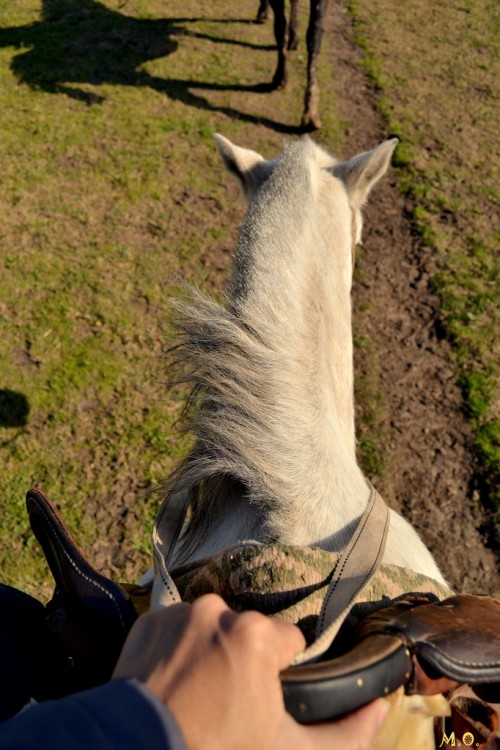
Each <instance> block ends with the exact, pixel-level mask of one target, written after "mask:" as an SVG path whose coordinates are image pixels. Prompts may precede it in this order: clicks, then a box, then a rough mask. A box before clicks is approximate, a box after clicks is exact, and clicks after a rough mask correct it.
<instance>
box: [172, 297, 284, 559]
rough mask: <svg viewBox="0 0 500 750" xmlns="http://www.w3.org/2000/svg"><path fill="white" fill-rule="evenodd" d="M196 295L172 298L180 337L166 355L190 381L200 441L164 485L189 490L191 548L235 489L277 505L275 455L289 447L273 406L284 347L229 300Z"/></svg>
mask: <svg viewBox="0 0 500 750" xmlns="http://www.w3.org/2000/svg"><path fill="white" fill-rule="evenodd" d="M190 294H191V300H190V303H186V302H178V301H175V302H173V305H172V307H173V312H174V320H175V327H176V332H177V336H176V344H175V345H174V346H172V347H171V348H170V349H169V350H168V351H167V361H168V365H169V369H170V370H171V371H172V372H174V373H175V384H176V385H184V386H188V387H189V388H190V392H189V395H188V397H187V400H186V403H185V406H184V411H183V422H184V429H186V430H189V431H191V432H192V433H193V434H194V435H196V443H195V446H194V448H193V450H192V451H191V452H190V454H189V455H188V456H187V457H186V458H185V459H184V461H182V462H181V464H180V465H179V467H178V468H177V470H175V471H174V472H173V474H172V475H171V476H170V477H169V478H168V479H167V480H166V481H165V482H164V483H163V485H162V486H161V490H162V493H164V494H166V495H167V496H171V495H173V494H176V493H178V492H188V493H189V501H190V506H191V510H192V515H191V520H190V522H189V525H188V528H187V530H186V533H185V535H184V542H183V552H184V553H186V554H188V551H189V550H190V547H191V544H192V541H193V540H194V539H196V542H197V543H198V542H200V541H201V540H202V539H203V538H204V537H205V536H206V533H207V531H208V528H209V524H208V522H207V519H213V518H215V517H217V516H219V515H220V514H221V512H223V511H222V509H223V508H226V507H227V505H228V504H230V503H232V502H233V501H234V498H235V495H236V496H238V497H241V496H242V495H244V496H247V497H249V498H251V502H252V503H254V504H256V505H257V506H258V507H259V508H260V509H261V510H262V511H265V509H269V508H274V509H276V507H277V506H276V498H277V497H280V496H282V495H283V494H286V493H285V487H284V485H285V484H286V481H284V479H283V478H282V477H280V476H279V475H278V474H276V471H275V468H274V467H275V466H276V465H278V463H279V462H277V461H270V456H274V457H276V454H277V452H282V451H283V436H284V433H283V426H282V420H279V423H278V420H277V419H276V415H273V414H272V411H270V404H272V403H273V392H274V390H275V388H276V386H277V385H278V383H276V378H277V373H278V372H279V369H278V366H279V362H278V360H279V353H277V352H272V351H270V350H269V347H268V346H266V345H265V344H264V343H263V342H262V341H261V339H260V338H259V335H258V334H257V332H256V331H255V330H252V329H251V328H249V327H248V325H246V324H245V322H244V321H243V320H241V319H239V318H238V317H237V315H236V314H235V313H234V312H233V311H232V310H231V308H230V305H229V302H228V304H227V306H223V305H221V304H219V303H217V302H215V301H214V300H211V299H209V298H207V297H204V296H203V295H201V294H200V293H199V292H198V291H197V290H196V289H191V290H190ZM273 380H274V381H275V382H274V383H273V382H272V381H273ZM273 386H274V387H273ZM262 518H263V519H264V518H265V514H264V513H263V514H262ZM275 531H276V533H277V530H275ZM268 533H269V537H270V538H273V537H274V536H275V534H273V531H272V530H271V529H268ZM182 556H183V555H182Z"/></svg>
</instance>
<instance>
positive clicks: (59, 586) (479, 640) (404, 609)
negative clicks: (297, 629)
mask: <svg viewBox="0 0 500 750" xmlns="http://www.w3.org/2000/svg"><path fill="white" fill-rule="evenodd" d="M27 509H28V514H29V520H30V524H31V528H32V530H33V532H34V534H35V536H36V538H37V540H38V541H39V543H40V545H41V547H42V549H43V552H44V554H45V557H46V559H47V562H48V564H49V567H50V570H51V572H52V575H53V577H54V580H55V591H54V595H53V598H52V599H51V601H50V602H49V603H48V604H47V606H46V607H42V605H41V604H40V603H39V602H35V600H31V601H28V600H29V599H31V598H30V597H27V596H26V595H20V594H19V592H17V595H18V599H19V596H20V597H21V598H24V601H23V606H25V608H26V611H27V610H31V619H30V622H31V630H32V631H33V632H35V631H36V639H35V641H34V642H35V643H36V648H32V651H33V652H35V651H36V652H37V653H38V654H39V653H40V652H41V651H43V659H42V661H40V659H38V662H39V670H40V669H45V670H46V672H45V673H44V674H45V676H44V677H42V678H41V677H40V675H39V674H38V675H35V677H32V678H31V682H30V680H29V679H28V678H27V677H26V674H25V673H24V672H22V670H21V672H22V675H23V677H22V686H21V687H20V696H19V701H21V703H20V705H19V706H18V708H17V710H19V708H20V707H21V706H22V705H23V702H25V700H26V693H27V692H28V695H30V696H31V697H33V698H35V699H36V700H38V701H40V700H44V699H46V698H50V697H55V696H58V695H59V696H60V695H64V694H68V693H71V692H74V691H77V690H82V689H86V688H89V687H92V686H95V685H98V684H100V683H102V682H105V681H106V680H108V679H109V678H110V677H111V674H112V671H113V668H114V665H115V663H116V660H117V658H118V655H119V653H120V650H121V648H122V646H123V643H124V641H125V638H126V636H127V633H128V631H129V630H130V628H131V626H132V624H133V623H134V621H135V619H136V618H137V616H138V614H139V613H140V612H142V611H145V610H146V609H147V608H148V601H149V595H150V592H149V591H148V590H147V589H146V588H143V587H140V586H123V585H120V584H118V583H115V582H113V581H111V580H110V579H108V578H106V577H105V576H103V575H101V574H100V573H98V572H97V571H96V570H95V569H94V568H93V567H92V566H91V565H90V563H89V562H88V561H87V560H86V559H85V557H84V556H83V555H82V553H81V552H80V550H79V549H78V547H77V545H76V543H75V542H74V540H73V539H72V537H71V534H70V533H69V531H68V530H67V529H66V527H65V526H64V524H63V522H62V520H61V519H60V518H59V516H58V514H57V512H56V511H55V509H54V507H53V506H52V504H51V503H50V501H49V500H48V499H47V498H46V497H45V496H44V495H43V494H42V493H41V492H40V491H39V490H38V489H33V490H30V492H28V495H27ZM3 588H4V589H6V588H8V587H3ZM12 591H13V590H12ZM4 593H5V592H4ZM7 593H9V592H7ZM5 601H6V597H5V596H2V592H1V591H0V607H2V610H3V611H2V619H3V620H4V621H5V616H7V620H8V615H9V612H8V606H6V604H5ZM7 602H8V597H7ZM21 609H22V607H21ZM35 625H36V626H37V627H35ZM14 630H15V628H11V631H12V632H11V636H13V631H14ZM347 630H348V633H347V634H346V633H344V634H343V633H342V631H341V632H340V633H339V636H338V638H337V639H336V640H335V642H334V644H333V646H332V647H331V648H330V649H329V651H328V652H327V653H326V654H324V655H323V657H322V658H321V659H320V660H319V661H317V662H314V663H312V664H302V665H299V666H294V667H290V668H289V669H287V670H285V671H284V672H283V673H282V677H281V679H282V685H283V693H284V699H285V704H286V707H287V710H288V711H289V712H290V713H291V714H292V715H293V716H294V717H295V718H296V719H297V720H298V721H300V722H303V723H308V722H316V721H322V720H326V719H331V718H335V717H336V716H339V715H342V714H345V713H348V712H349V711H352V710H354V709H356V708H358V707H360V706H362V705H364V704H366V703H367V702H369V701H371V700H373V699H374V698H376V697H379V696H384V695H387V694H388V693H392V692H393V691H394V690H396V689H397V688H398V687H400V686H404V690H405V692H406V693H407V694H415V693H418V694H421V695H433V694H437V693H443V692H447V691H450V690H452V689H453V688H455V687H456V686H457V685H463V684H466V685H468V686H470V688H471V689H472V690H473V691H474V700H476V699H477V701H478V702H479V703H481V704H483V703H484V705H487V704H489V703H493V702H495V701H499V700H500V600H498V599H494V598H491V597H483V596H471V595H467V594H462V595H457V596H452V597H449V598H447V599H445V600H443V601H439V600H438V599H437V597H435V596H433V595H426V594H420V593H416V594H414V593H413V594H405V595H404V596H402V597H398V599H397V600H395V601H393V602H392V603H390V606H384V607H383V608H380V609H377V610H376V611H374V612H372V613H371V614H369V615H368V616H366V617H363V618H362V619H361V620H360V621H359V623H358V624H357V625H356V626H355V627H352V626H349V628H347ZM19 632H20V631H19ZM0 633H1V630H0ZM13 637H14V640H15V635H14V636H13ZM22 640H23V643H26V638H24V639H22ZM27 640H28V641H30V639H29V638H28V639H27ZM31 641H32V642H33V639H31ZM339 644H340V645H339ZM17 645H19V643H18V644H17ZM35 661H36V660H35ZM48 665H50V668H49V667H48ZM18 673H19V670H18V669H17V670H16V669H13V670H12V674H10V675H8V674H4V682H5V685H8V686H9V687H8V690H9V693H10V695H11V697H12V695H14V694H15V690H16V684H17V683H18V682H19V678H18V677H17V675H18ZM3 685H4V683H3V682H2V681H1V680H0V689H1V688H2V686H3ZM21 693H22V695H21ZM15 702H16V701H15V700H14V703H15ZM11 703H12V700H11ZM1 718H6V717H5V716H3V717H1ZM492 722H493V723H492V725H491V726H489V727H487V729H488V730H495V729H498V726H495V722H498V715H496V718H495V719H494V720H492ZM486 734H487V733H486ZM486 734H485V736H486Z"/></svg>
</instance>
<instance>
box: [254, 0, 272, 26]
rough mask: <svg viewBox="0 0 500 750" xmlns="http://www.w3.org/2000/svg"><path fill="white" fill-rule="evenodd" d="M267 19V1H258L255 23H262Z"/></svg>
mask: <svg viewBox="0 0 500 750" xmlns="http://www.w3.org/2000/svg"><path fill="white" fill-rule="evenodd" d="M267 18H269V0H260V5H259V10H258V11H257V17H256V19H255V20H256V21H257V23H264V21H265V20H266V19H267Z"/></svg>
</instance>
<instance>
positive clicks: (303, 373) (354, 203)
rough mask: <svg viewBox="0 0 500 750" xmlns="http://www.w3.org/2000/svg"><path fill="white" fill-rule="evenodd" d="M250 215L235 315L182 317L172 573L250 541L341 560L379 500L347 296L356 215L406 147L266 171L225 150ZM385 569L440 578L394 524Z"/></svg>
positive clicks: (280, 162)
mask: <svg viewBox="0 0 500 750" xmlns="http://www.w3.org/2000/svg"><path fill="white" fill-rule="evenodd" d="M216 140H217V145H218V148H219V151H220V153H221V156H222V159H223V161H224V163H225V165H226V166H227V168H228V169H229V171H230V172H232V173H233V174H234V175H236V177H237V178H238V179H239V181H240V183H241V186H242V188H243V191H244V194H245V196H246V198H247V200H248V203H249V207H248V213H247V216H246V220H245V221H244V223H243V225H242V227H241V230H240V237H239V241H238V244H237V247H236V250H235V256H234V264H233V269H232V276H231V280H230V285H229V290H228V300H227V305H226V306H222V305H219V304H217V303H216V302H214V301H211V300H209V299H207V298H205V297H204V296H202V295H201V294H200V293H198V292H193V299H192V300H191V301H189V302H182V303H178V304H177V315H178V327H179V331H178V333H179V340H178V342H177V345H176V346H175V347H174V348H173V349H172V350H171V354H172V357H173V360H174V362H173V363H174V364H177V365H178V366H180V367H181V373H183V374H181V375H180V378H181V380H183V381H184V382H189V383H190V384H191V385H192V393H191V406H192V412H191V419H192V423H191V427H192V430H193V432H194V435H195V437H196V442H195V445H194V447H193V449H192V451H191V453H190V454H189V455H188V456H187V458H186V459H185V460H184V461H183V462H182V463H181V464H180V466H179V468H178V470H177V471H176V472H174V474H173V475H172V476H171V477H170V479H169V480H167V482H166V484H165V487H164V491H165V495H166V497H167V505H166V507H168V503H170V502H171V503H172V506H175V505H179V503H180V502H181V501H182V502H185V501H187V502H188V503H189V505H190V509H191V511H190V519H189V522H188V524H187V526H186V528H185V530H184V531H183V533H182V536H181V539H180V542H179V546H178V549H177V551H176V553H175V556H174V559H173V564H175V565H182V564H184V563H186V562H190V561H193V560H197V559H201V558H204V557H207V556H209V555H212V554H214V553H215V552H217V551H219V550H221V549H223V548H226V547H228V546H230V545H233V544H237V543H239V542H241V541H243V540H256V541H260V542H279V543H283V544H291V545H302V546H318V547H321V548H323V549H326V550H331V551H337V550H340V549H342V548H343V547H344V546H345V544H346V543H347V542H348V540H349V538H350V537H351V535H352V533H353V530H354V528H355V526H356V523H357V521H358V520H359V518H360V516H361V515H362V514H363V512H364V510H365V508H366V506H367V504H368V500H369V495H370V489H369V486H368V483H367V481H366V480H365V478H364V476H363V474H362V472H361V469H360V468H359V467H358V464H357V462H356V440H355V431H354V402H353V344H352V332H351V297H350V295H351V283H352V272H353V263H354V255H355V246H356V243H357V242H359V241H360V238H361V228H362V218H361V208H362V206H363V204H364V202H365V201H366V199H367V197H368V194H369V192H370V190H371V188H372V187H373V185H374V184H375V183H376V182H377V181H378V180H379V179H380V178H381V177H382V175H383V174H384V173H385V171H386V169H387V167H388V165H389V162H390V159H391V155H392V152H393V150H394V148H395V145H396V142H397V141H396V139H392V140H389V141H385V142H384V143H382V144H381V145H379V146H378V147H377V148H375V149H374V150H373V151H368V152H366V153H361V154H359V155H357V156H355V157H354V158H352V159H350V160H349V161H347V162H340V161H337V160H336V159H334V158H332V157H331V156H330V155H329V154H328V153H327V152H326V151H324V150H323V149H321V148H320V147H319V146H317V145H316V144H315V143H314V142H313V141H312V140H310V139H309V138H308V137H304V138H303V139H301V140H299V141H297V142H295V143H293V144H292V145H290V146H289V147H288V148H287V149H286V150H285V151H284V153H283V154H282V155H281V156H280V157H278V158H277V159H274V160H272V161H266V160H264V159H263V158H262V156H260V155H259V154H257V153H256V152H255V151H251V150H248V149H244V148H240V147H238V146H235V145H233V144H232V143H231V142H230V141H229V140H227V139H226V138H223V137H222V136H216ZM384 562H385V563H392V564H395V565H399V566H402V567H404V568H408V569H410V570H414V571H417V572H419V573H423V574H425V575H427V576H430V577H431V578H434V579H435V580H437V581H443V578H442V576H441V574H440V572H439V570H438V568H437V566H436V564H435V562H434V560H433V559H432V557H431V555H430V553H429V551H428V550H427V549H426V547H425V546H424V544H423V542H422V541H421V540H420V538H419V537H418V536H417V533H416V532H415V530H414V529H413V528H412V527H411V526H410V524H408V523H407V522H406V521H405V520H404V519H403V518H402V517H401V516H400V515H398V514H397V513H396V512H394V511H391V520H390V530H389V535H388V540H387V546H386V552H385V556H384Z"/></svg>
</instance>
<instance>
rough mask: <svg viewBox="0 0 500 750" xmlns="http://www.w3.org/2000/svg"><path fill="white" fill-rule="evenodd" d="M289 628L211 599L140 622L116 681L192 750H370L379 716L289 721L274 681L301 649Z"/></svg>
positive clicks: (375, 712) (374, 710)
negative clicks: (131, 684) (132, 688)
mask: <svg viewBox="0 0 500 750" xmlns="http://www.w3.org/2000/svg"><path fill="white" fill-rule="evenodd" d="M304 645H305V644H304V639H303V637H302V634H301V632H300V630H299V629H298V628H296V627H295V626H293V625H288V624H286V623H283V622H280V621H279V620H271V619H269V618H267V617H265V616H264V615H261V614H258V613H256V612H244V613H243V614H236V613H235V612H233V611H232V610H230V609H228V607H227V606H226V605H225V604H224V602H223V601H222V599H220V598H219V597H218V596H215V595H214V594H209V595H207V596H204V597H201V598H200V599H198V600H197V601H196V603H195V604H193V605H189V604H179V605H173V606H171V607H169V608H168V609H164V610H162V611H160V612H154V613H153V612H150V613H148V614H146V615H143V616H142V617H140V618H139V619H138V620H137V622H136V623H135V625H134V627H133V628H132V630H131V632H130V634H129V637H128V638H127V641H126V643H125V646H124V648H123V651H122V654H121V656H120V659H119V661H118V664H117V666H116V669H115V673H114V677H136V678H137V679H139V680H141V681H142V682H144V683H145V684H146V686H147V687H148V688H149V690H150V691H151V692H152V693H154V694H155V695H156V696H157V697H158V698H159V699H160V700H161V701H162V702H163V703H164V704H165V705H166V706H168V708H169V709H170V711H171V712H172V714H173V716H174V717H175V718H176V720H177V723H178V724H179V726H180V728H181V730H182V733H183V735H184V737H185V740H186V743H187V745H188V747H189V748H190V750H221V749H223V750H247V748H248V750H255V749H256V748H259V750H280V749H281V748H283V750H285V748H286V750H295V749H297V750H299V748H300V750H308V748H311V750H312V748H314V750H322V748H325V749H326V748H334V747H341V748H343V750H368V748H369V746H370V744H371V742H372V740H373V737H374V735H375V733H376V731H377V729H378V728H379V726H380V725H381V724H382V722H383V721H384V718H385V716H386V711H387V709H386V707H385V706H384V704H383V703H381V702H375V703H371V704H369V705H368V706H365V707H364V708H362V709H360V710H359V711H356V712H355V713H353V714H351V715H350V716H348V717H346V718H344V719H341V720H339V721H335V722H328V723H324V724H317V725H312V726H311V725H310V726H302V725H300V724H298V723H297V722H296V721H295V720H294V719H293V718H292V717H291V716H290V715H289V714H288V713H287V712H286V711H285V707H284V703H283V693H282V689H281V683H280V680H279V673H280V672H281V671H282V670H283V669H285V667H288V666H289V664H290V662H291V660H292V658H293V657H294V656H295V655H296V654H297V653H299V651H301V650H302V649H303V648H304Z"/></svg>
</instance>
